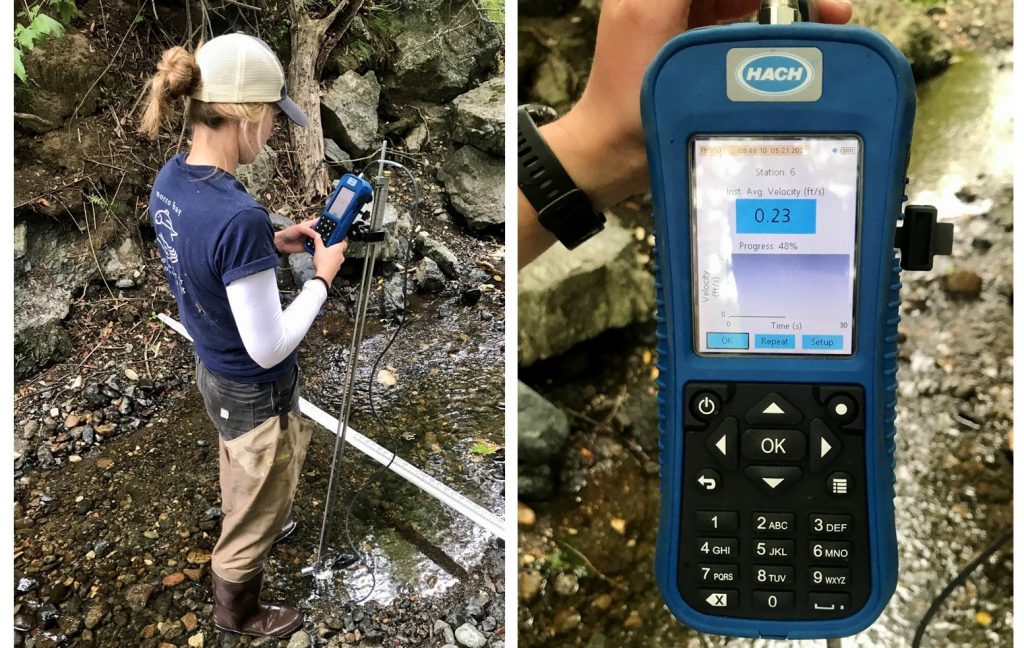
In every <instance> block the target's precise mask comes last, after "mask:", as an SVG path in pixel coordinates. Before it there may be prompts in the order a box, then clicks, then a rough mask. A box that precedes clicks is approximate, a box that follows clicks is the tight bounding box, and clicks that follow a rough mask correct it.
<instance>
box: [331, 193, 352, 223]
mask: <svg viewBox="0 0 1024 648" xmlns="http://www.w3.org/2000/svg"><path fill="white" fill-rule="evenodd" d="M355 195H356V194H355V192H353V191H352V190H351V189H349V188H348V187H342V188H341V191H339V192H338V197H337V198H335V199H334V202H332V203H331V207H330V209H328V212H330V214H331V215H332V216H337V217H338V218H341V217H342V216H344V215H345V210H346V209H347V208H348V205H349V203H351V202H352V198H353V197H354V196H355Z"/></svg>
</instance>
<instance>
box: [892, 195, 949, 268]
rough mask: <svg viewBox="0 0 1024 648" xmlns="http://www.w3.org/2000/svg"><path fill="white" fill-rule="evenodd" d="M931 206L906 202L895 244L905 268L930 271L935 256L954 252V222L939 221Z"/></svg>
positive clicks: (901, 263) (901, 264) (935, 211)
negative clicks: (907, 203)
mask: <svg viewBox="0 0 1024 648" xmlns="http://www.w3.org/2000/svg"><path fill="white" fill-rule="evenodd" d="M937 220H938V210H936V209H935V208H934V207H932V206H931V205H907V207H906V209H904V210H903V224H902V225H900V226H899V227H897V228H896V239H895V242H894V243H895V247H896V248H897V249H898V250H899V251H900V267H901V268H903V269H904V270H931V269H932V262H933V260H934V257H936V256H939V255H948V254H951V253H952V252H953V224H952V223H939V222H936V221H937Z"/></svg>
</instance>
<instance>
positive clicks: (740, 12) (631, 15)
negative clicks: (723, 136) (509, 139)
mask: <svg viewBox="0 0 1024 648" xmlns="http://www.w3.org/2000/svg"><path fill="white" fill-rule="evenodd" d="M759 6H760V2H759V0H681V1H680V0H675V1H670V0H659V1H657V2H651V1H650V0H605V2H604V4H603V5H602V7H601V18H600V22H599V24H598V29H597V45H596V47H595V49H594V62H593V64H592V66H591V69H590V77H589V81H588V82H587V87H586V89H585V90H584V91H583V95H582V96H581V97H580V100H579V102H577V103H576V105H575V106H574V107H573V108H572V109H571V110H570V111H569V112H568V113H567V114H566V115H565V116H563V117H562V118H560V119H558V120H557V121H555V122H553V123H551V124H548V125H546V126H544V127H542V128H541V133H542V134H543V135H544V139H545V141H546V142H547V143H548V146H550V147H551V150H552V151H553V152H554V154H555V155H556V156H557V157H558V159H559V161H560V162H561V163H562V166H563V167H564V168H565V169H566V171H567V172H568V173H569V175H570V176H571V177H572V179H573V181H574V182H575V183H576V185H577V186H578V187H579V188H580V189H582V190H583V191H584V192H585V193H586V194H587V195H588V196H589V197H590V200H591V202H592V203H593V206H594V208H595V209H598V210H601V209H605V208H607V207H610V206H612V205H614V204H616V203H618V202H621V201H622V200H624V199H626V198H628V197H629V196H632V195H636V194H638V193H643V192H645V191H647V189H648V187H649V182H650V181H649V178H648V175H647V158H646V155H645V153H644V140H643V128H642V126H641V122H640V85H641V82H642V80H643V76H644V72H645V71H646V70H647V67H648V66H649V65H650V64H651V61H653V60H654V56H655V54H657V53H658V51H659V50H660V49H661V48H662V46H663V45H665V43H667V42H668V41H669V40H670V39H671V38H673V37H674V36H677V35H679V34H681V33H682V32H684V31H686V30H688V29H694V28H697V27H706V26H709V25H714V24H717V23H718V22H720V21H726V20H735V19H738V18H742V17H744V16H749V15H750V14H752V13H754V12H755V11H757V9H758V7H759ZM851 13H852V7H851V5H850V3H849V1H848V0H819V2H818V18H819V20H820V21H821V22H825V23H845V22H847V21H849V19H850V15H851ZM693 73H694V74H700V73H701V71H700V70H694V71H693ZM523 202H524V201H523V200H520V208H522V205H523ZM520 217H522V214H520ZM552 241H553V239H552Z"/></svg>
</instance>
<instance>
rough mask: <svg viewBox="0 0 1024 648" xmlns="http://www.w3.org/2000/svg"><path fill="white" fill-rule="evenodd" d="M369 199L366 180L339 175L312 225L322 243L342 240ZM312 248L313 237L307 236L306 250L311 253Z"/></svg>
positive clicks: (370, 196)
mask: <svg viewBox="0 0 1024 648" xmlns="http://www.w3.org/2000/svg"><path fill="white" fill-rule="evenodd" d="M371 200H373V186H372V185H371V184H370V183H369V182H368V181H367V180H364V179H363V178H361V177H359V176H356V175H352V174H351V173H346V174H345V175H343V176H341V179H340V180H338V185H337V187H335V189H334V193H333V194H331V198H330V200H328V201H327V206H326V207H324V210H323V212H321V213H320V218H319V219H318V220H317V222H316V225H314V226H313V229H314V230H316V232H317V233H318V234H320V237H321V238H322V239H323V241H324V245H325V246H326V247H330V246H332V245H334V244H335V243H338V242H340V241H342V240H344V239H345V237H346V236H348V232H349V229H350V228H351V227H352V223H354V222H355V220H356V217H357V216H359V213H360V211H361V210H362V209H363V206H364V205H366V203H368V202H370V201H371ZM314 249H315V248H314V247H313V239H310V238H307V239H306V251H307V252H309V253H310V254H313V250H314Z"/></svg>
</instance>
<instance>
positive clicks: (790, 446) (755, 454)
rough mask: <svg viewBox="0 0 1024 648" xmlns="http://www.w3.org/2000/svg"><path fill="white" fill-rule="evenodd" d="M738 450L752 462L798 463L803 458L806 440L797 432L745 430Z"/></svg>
mask: <svg viewBox="0 0 1024 648" xmlns="http://www.w3.org/2000/svg"><path fill="white" fill-rule="evenodd" d="M740 449H741V450H742V452H743V456H744V457H746V458H747V459H753V460H754V461H799V460H801V459H803V458H804V452H805V451H806V449H807V438H806V437H805V436H804V434H803V432H800V431H799V430H747V431H746V432H744V433H743V439H742V440H741V441H740Z"/></svg>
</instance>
